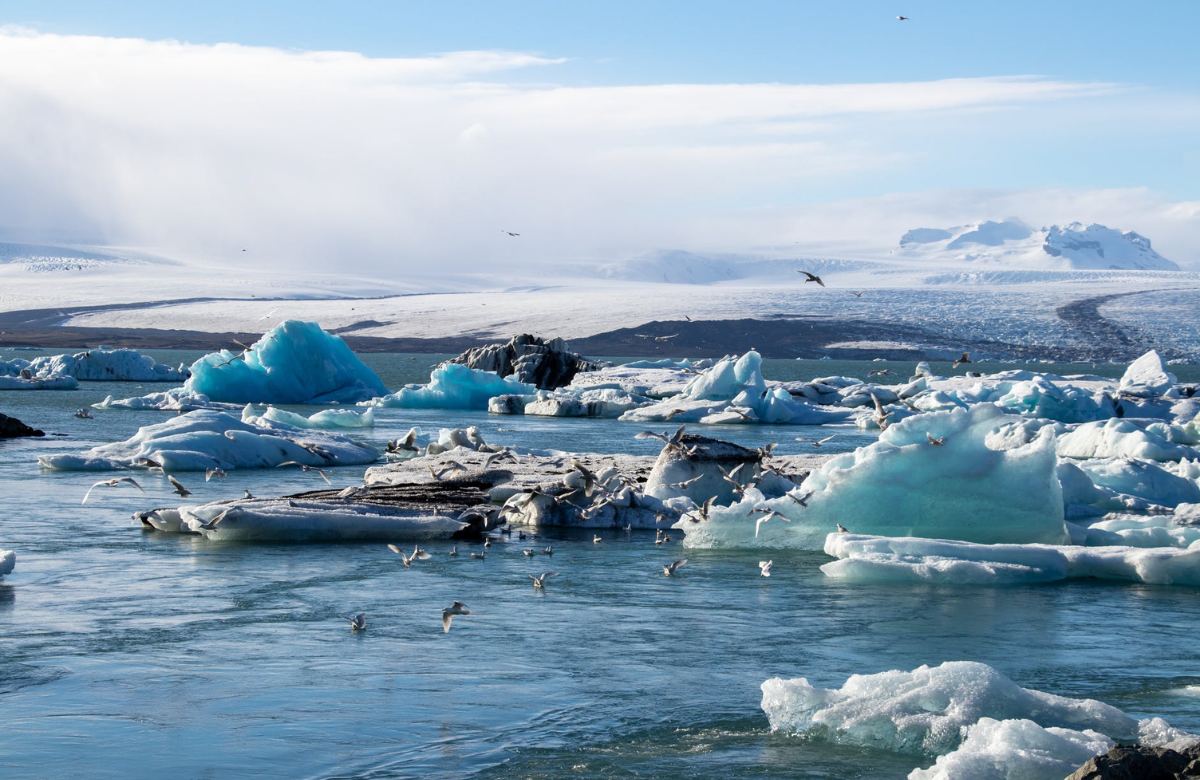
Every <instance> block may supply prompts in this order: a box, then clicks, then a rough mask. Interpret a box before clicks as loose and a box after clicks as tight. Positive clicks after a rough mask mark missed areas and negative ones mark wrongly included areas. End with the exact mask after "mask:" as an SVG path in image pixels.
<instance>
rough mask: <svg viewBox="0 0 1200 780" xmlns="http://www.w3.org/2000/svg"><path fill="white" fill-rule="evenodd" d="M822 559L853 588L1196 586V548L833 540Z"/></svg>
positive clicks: (1199, 563) (1199, 554) (1199, 559)
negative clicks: (1081, 583)
mask: <svg viewBox="0 0 1200 780" xmlns="http://www.w3.org/2000/svg"><path fill="white" fill-rule="evenodd" d="M825 552H826V554H828V555H831V556H833V557H835V558H837V559H838V560H836V561H833V562H832V563H827V564H825V565H824V566H822V567H821V571H822V572H824V573H825V575H826V576H828V577H833V578H837V579H843V580H849V581H853V582H909V583H930V584H937V585H1017V584H1024V583H1031V582H1051V581H1057V580H1066V579H1089V578H1090V579H1102V580H1115V581H1120V582H1136V583H1140V584H1145V585H1182V586H1190V587H1200V544H1196V545H1195V546H1194V547H1190V548H1187V549H1180V548H1178V547H1173V546H1172V547H1155V548H1145V547H1116V546H1111V547H1110V546H1104V547H1089V546H1072V545H1040V544H972V543H970V542H961V541H951V540H944V539H919V538H912V537H882V536H867V535H862V534H840V533H832V534H829V536H828V537H827V538H826V540H825Z"/></svg>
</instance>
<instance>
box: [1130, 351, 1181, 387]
mask: <svg viewBox="0 0 1200 780" xmlns="http://www.w3.org/2000/svg"><path fill="white" fill-rule="evenodd" d="M1177 381H1178V380H1177V379H1176V378H1175V375H1174V374H1170V373H1168V372H1167V370H1166V369H1164V368H1163V364H1162V358H1161V357H1159V355H1158V352H1156V351H1155V350H1153V349H1152V350H1150V351H1149V352H1147V353H1146V354H1144V355H1142V356H1141V357H1140V358H1138V359H1137V360H1135V361H1133V362H1132V363H1130V364H1129V368H1127V369H1126V370H1125V375H1124V376H1122V377H1121V391H1122V392H1127V393H1132V394H1134V395H1162V394H1163V393H1165V392H1166V391H1167V390H1170V389H1171V385H1173V384H1175V382H1177Z"/></svg>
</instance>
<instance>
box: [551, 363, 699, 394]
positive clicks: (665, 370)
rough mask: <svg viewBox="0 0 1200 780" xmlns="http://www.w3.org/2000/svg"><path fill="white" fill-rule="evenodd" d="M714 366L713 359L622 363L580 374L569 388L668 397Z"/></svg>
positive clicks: (680, 390)
mask: <svg viewBox="0 0 1200 780" xmlns="http://www.w3.org/2000/svg"><path fill="white" fill-rule="evenodd" d="M710 367H712V361H711V360H706V361H696V362H690V361H687V360H682V361H679V362H674V361H670V360H656V361H649V360H640V361H636V362H633V363H626V364H625V365H621V366H610V367H608V368H601V369H599V370H597V371H588V372H586V373H581V374H576V375H575V378H574V379H573V380H571V384H570V385H569V386H568V388H567V389H568V390H573V391H576V392H583V391H585V390H603V389H611V390H618V391H620V392H623V393H628V394H629V395H640V396H648V397H650V398H668V397H670V396H673V395H677V394H679V393H681V392H683V389H684V388H685V387H687V385H688V383H689V382H691V381H692V379H694V378H695V376H696V373H697V372H698V371H700V370H703V369H705V368H710Z"/></svg>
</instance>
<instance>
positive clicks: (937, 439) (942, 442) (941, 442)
mask: <svg viewBox="0 0 1200 780" xmlns="http://www.w3.org/2000/svg"><path fill="white" fill-rule="evenodd" d="M925 438H927V439H929V443H930V444H932V445H933V446H935V447H945V446H946V437H945V436H934V435H933V434H932V433H930V432H929V431H926V432H925Z"/></svg>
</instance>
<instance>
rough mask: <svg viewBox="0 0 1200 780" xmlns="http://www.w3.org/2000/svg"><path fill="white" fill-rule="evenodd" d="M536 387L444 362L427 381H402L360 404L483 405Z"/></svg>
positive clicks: (412, 406)
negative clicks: (407, 382)
mask: <svg viewBox="0 0 1200 780" xmlns="http://www.w3.org/2000/svg"><path fill="white" fill-rule="evenodd" d="M536 392H537V388H536V387H534V386H533V385H526V384H522V383H521V382H517V381H514V380H511V379H501V378H500V377H498V376H496V375H495V374H493V373H492V372H490V371H479V370H477V369H473V368H467V367H466V366H464V365H460V364H458V363H445V364H443V365H440V366H438V367H437V368H435V369H434V370H433V372H432V373H430V375H429V384H427V385H405V386H404V387H402V388H400V389H399V390H397V391H396V392H394V393H392V394H391V395H385V396H383V397H381V398H376V399H374V400H371V401H367V402H364V403H363V404H362V405H364V406H384V407H399V408H402V409H487V408H488V401H489V400H491V399H492V398H495V397H496V396H501V395H534V394H535V393H536Z"/></svg>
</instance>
